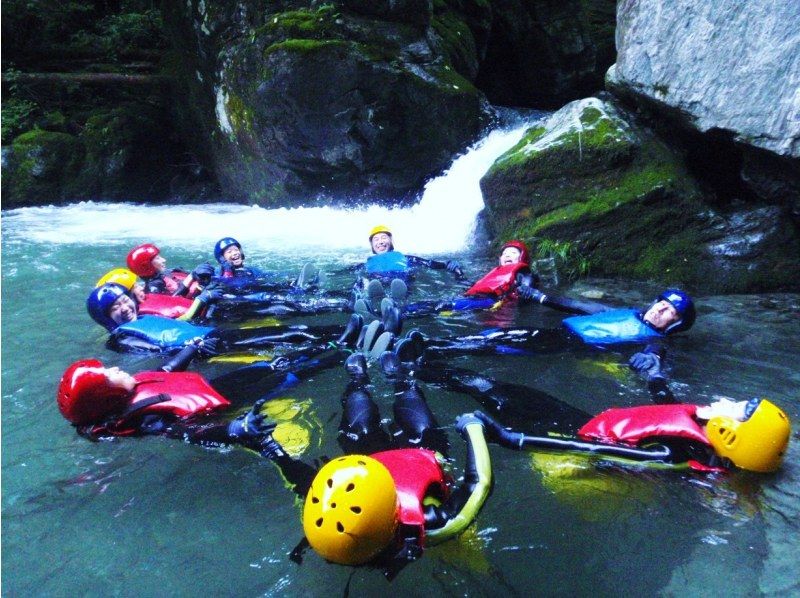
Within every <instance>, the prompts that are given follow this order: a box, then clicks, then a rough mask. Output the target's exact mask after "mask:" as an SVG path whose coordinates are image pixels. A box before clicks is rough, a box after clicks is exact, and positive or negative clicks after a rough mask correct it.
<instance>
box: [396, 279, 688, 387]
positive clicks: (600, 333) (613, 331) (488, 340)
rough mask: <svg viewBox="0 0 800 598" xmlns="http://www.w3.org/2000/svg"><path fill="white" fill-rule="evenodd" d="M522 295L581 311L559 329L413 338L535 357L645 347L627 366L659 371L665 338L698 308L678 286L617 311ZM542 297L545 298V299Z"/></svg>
mask: <svg viewBox="0 0 800 598" xmlns="http://www.w3.org/2000/svg"><path fill="white" fill-rule="evenodd" d="M518 292H519V293H520V296H522V295H523V294H527V295H530V296H531V297H532V298H534V300H537V299H535V298H536V297H539V299H538V300H539V301H540V302H542V303H543V304H546V305H549V306H554V305H559V306H560V307H561V309H562V310H564V311H572V313H580V314H582V315H576V316H571V317H569V318H566V319H564V320H563V321H562V327H561V328H557V329H541V328H531V327H519V328H502V329H498V328H495V329H488V330H484V331H481V332H479V333H477V334H471V335H466V336H458V337H451V338H433V337H431V338H425V337H424V336H423V335H421V334H420V333H419V332H418V331H411V332H410V333H409V337H410V339H411V340H413V341H414V343H416V344H421V345H423V346H424V349H425V351H426V352H428V353H429V354H432V355H436V354H446V353H452V354H498V353H500V354H503V353H505V354H520V355H534V354H538V353H548V352H554V351H562V350H564V349H566V348H569V347H571V346H576V344H577V346H581V345H583V346H592V347H600V348H617V347H621V346H624V345H630V344H641V345H645V347H644V349H643V350H642V351H639V352H637V353H635V354H634V355H632V356H631V358H630V360H629V364H630V365H631V367H633V368H634V369H636V370H637V371H640V372H649V371H651V370H654V368H655V369H657V370H658V371H661V369H660V368H661V365H662V360H663V358H664V351H665V349H664V347H663V341H664V339H666V338H667V337H669V336H670V335H673V334H676V333H678V332H683V331H686V330H689V329H690V328H691V327H692V325H693V324H694V321H695V318H696V315H697V313H696V310H695V306H694V301H693V300H692V298H691V297H690V296H689V295H688V294H687V293H685V292H684V291H681V290H679V289H667V290H665V291H664V292H663V293H661V294H660V295H659V296H658V297H657V298H656V300H655V301H654V302H653V303H652V304H651V305H650V306H649V307H648V308H647V309H645V310H641V309H630V308H628V309H615V308H611V307H609V306H607V305H603V304H600V303H590V302H579V301H575V300H572V299H569V298H566V297H550V296H547V295H544V294H543V293H541V292H540V291H538V290H537V289H533V288H532V287H520V288H519V291H518ZM542 297H544V298H545V301H541V298H542Z"/></svg>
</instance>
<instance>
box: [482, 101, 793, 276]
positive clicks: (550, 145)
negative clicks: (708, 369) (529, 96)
mask: <svg viewBox="0 0 800 598" xmlns="http://www.w3.org/2000/svg"><path fill="white" fill-rule="evenodd" d="M577 131H581V134H580V136H578V135H576V132H577ZM481 188H482V190H483V192H484V198H485V202H486V208H487V209H486V212H487V220H488V221H489V223H490V226H491V227H492V228H493V230H494V232H495V234H496V235H497V238H498V240H503V239H508V238H521V239H524V240H527V241H529V242H531V244H532V246H533V249H534V252H536V250H537V248H539V247H542V248H546V249H547V250H548V251H552V252H553V253H555V254H556V255H557V256H558V257H559V260H560V264H559V269H560V270H561V271H562V273H567V274H575V273H580V274H582V273H586V272H587V271H589V272H591V273H592V274H594V275H601V276H619V277H625V278H632V279H639V280H653V281H658V282H660V283H661V284H667V285H676V286H682V287H686V288H688V289H691V290H695V291H708V292H753V291H763V290H787V289H797V288H798V277H800V260H797V255H800V236H798V233H797V230H796V227H794V226H793V225H792V223H791V218H790V216H789V215H787V214H784V213H782V211H781V209H780V208H779V207H777V206H760V205H753V206H748V205H742V206H739V207H736V208H734V209H727V210H725V211H723V210H722V208H720V207H719V206H717V205H714V204H713V203H711V202H710V201H709V199H708V198H706V196H705V195H704V193H703V191H702V190H701V188H700V187H699V186H698V185H697V183H696V182H695V181H694V179H693V178H692V177H691V176H690V175H689V174H688V171H687V169H686V167H685V164H684V162H683V159H682V157H681V156H680V155H679V154H677V153H675V152H674V151H673V150H671V149H670V148H669V147H668V146H667V145H665V144H664V143H663V142H662V141H660V140H659V139H658V138H656V137H654V136H653V134H652V133H651V132H649V131H648V130H646V129H644V128H642V127H641V126H639V125H638V124H637V123H636V121H635V119H634V118H633V117H632V116H631V115H628V114H625V113H624V112H622V111H621V110H619V109H617V108H616V107H615V106H614V105H613V104H611V103H610V102H609V101H607V100H600V99H597V98H590V99H587V100H581V101H579V102H574V103H572V104H570V105H568V106H565V107H564V108H563V109H562V110H560V111H559V112H558V113H556V114H554V115H553V116H551V117H550V118H549V119H547V121H546V122H544V123H542V124H540V125H537V126H535V127H532V128H531V129H530V130H529V131H528V132H527V134H526V135H525V137H524V138H523V139H522V140H521V141H520V142H519V143H518V144H517V145H516V146H515V147H514V148H513V149H511V150H510V151H509V152H507V153H506V154H504V155H503V156H501V157H500V158H498V160H497V161H496V162H495V164H494V165H493V166H492V168H491V169H490V170H489V172H488V173H487V174H486V176H485V177H484V178H483V179H482V181H481Z"/></svg>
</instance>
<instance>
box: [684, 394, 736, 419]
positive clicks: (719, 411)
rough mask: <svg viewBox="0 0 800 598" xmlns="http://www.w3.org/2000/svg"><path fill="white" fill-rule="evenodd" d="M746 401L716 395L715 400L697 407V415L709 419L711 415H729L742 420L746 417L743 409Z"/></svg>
mask: <svg viewBox="0 0 800 598" xmlns="http://www.w3.org/2000/svg"><path fill="white" fill-rule="evenodd" d="M747 403H748V401H734V400H733V399H729V398H727V397H717V400H716V401H714V402H713V403H711V404H710V405H706V406H703V407H698V408H697V413H696V414H697V417H699V418H700V419H711V418H712V417H730V418H731V419H735V420H736V421H740V422H743V421H745V420H746V419H747V416H746V415H745V409H746V408H747Z"/></svg>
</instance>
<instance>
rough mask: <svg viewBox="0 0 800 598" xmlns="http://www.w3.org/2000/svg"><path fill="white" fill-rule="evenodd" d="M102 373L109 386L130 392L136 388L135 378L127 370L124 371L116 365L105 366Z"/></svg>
mask: <svg viewBox="0 0 800 598" xmlns="http://www.w3.org/2000/svg"><path fill="white" fill-rule="evenodd" d="M103 373H104V374H105V377H106V380H107V381H108V385H109V386H113V387H114V388H121V389H123V390H127V391H128V392H131V391H133V389H134V388H136V379H135V378H134V377H133V376H131V375H130V374H129V373H128V372H124V371H122V370H121V369H119V368H118V367H113V368H105V370H104V372H103Z"/></svg>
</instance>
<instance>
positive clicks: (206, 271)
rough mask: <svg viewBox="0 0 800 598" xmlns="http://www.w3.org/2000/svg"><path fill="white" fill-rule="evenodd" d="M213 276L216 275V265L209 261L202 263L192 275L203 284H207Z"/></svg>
mask: <svg viewBox="0 0 800 598" xmlns="http://www.w3.org/2000/svg"><path fill="white" fill-rule="evenodd" d="M212 276H214V266H212V265H211V264H209V263H208V262H205V263H203V264H200V265H199V266H197V268H195V269H194V270H192V277H193V278H196V279H197V280H199V281H200V283H201V284H207V283H208V281H209V280H211V277H212Z"/></svg>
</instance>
